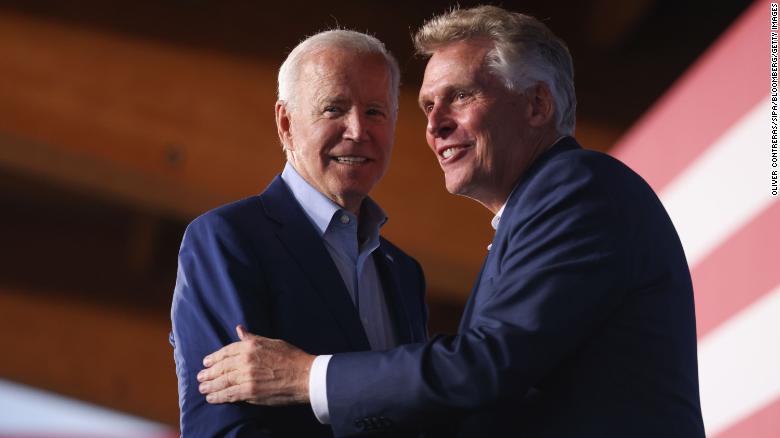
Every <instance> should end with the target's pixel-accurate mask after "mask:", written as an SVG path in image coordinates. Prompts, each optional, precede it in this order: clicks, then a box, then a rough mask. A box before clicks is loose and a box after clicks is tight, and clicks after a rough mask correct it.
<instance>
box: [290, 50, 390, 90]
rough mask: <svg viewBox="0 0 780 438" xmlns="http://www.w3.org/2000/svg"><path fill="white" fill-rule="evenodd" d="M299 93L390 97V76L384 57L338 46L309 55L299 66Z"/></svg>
mask: <svg viewBox="0 0 780 438" xmlns="http://www.w3.org/2000/svg"><path fill="white" fill-rule="evenodd" d="M299 74H300V76H299V78H298V81H297V84H298V87H300V89H299V90H298V92H299V93H300V94H304V95H308V96H309V97H310V98H313V99H319V98H324V97H331V96H332V95H343V97H349V98H350V99H363V100H371V101H376V100H381V101H388V102H389V101H390V100H391V93H392V90H391V76H390V70H389V67H388V64H387V61H386V59H385V58H384V56H382V55H379V54H374V53H360V52H354V51H347V50H341V49H325V50H319V51H316V52H313V53H311V54H309V55H308V56H307V57H306V59H305V60H304V62H303V63H302V65H301V70H300V72H299Z"/></svg>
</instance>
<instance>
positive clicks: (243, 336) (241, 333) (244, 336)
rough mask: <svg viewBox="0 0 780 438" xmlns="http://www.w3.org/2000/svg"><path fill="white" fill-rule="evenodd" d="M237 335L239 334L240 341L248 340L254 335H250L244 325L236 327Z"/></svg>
mask: <svg viewBox="0 0 780 438" xmlns="http://www.w3.org/2000/svg"><path fill="white" fill-rule="evenodd" d="M236 333H238V339H241V340H242V341H244V340H246V339H247V338H248V337H249V336H250V335H252V333H250V332H249V330H247V329H246V327H244V325H243V324H239V325H237V326H236Z"/></svg>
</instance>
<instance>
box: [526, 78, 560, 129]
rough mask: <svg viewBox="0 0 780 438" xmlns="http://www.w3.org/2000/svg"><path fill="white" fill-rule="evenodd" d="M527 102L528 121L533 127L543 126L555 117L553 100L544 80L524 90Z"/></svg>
mask: <svg viewBox="0 0 780 438" xmlns="http://www.w3.org/2000/svg"><path fill="white" fill-rule="evenodd" d="M525 95H526V97H527V98H528V103H529V109H528V111H529V118H528V122H529V123H530V125H531V126H533V127H537V128H538V127H543V126H546V125H547V124H548V123H550V122H551V121H552V120H553V119H554V118H555V100H554V99H553V96H552V93H551V92H550V88H549V87H548V86H547V84H545V83H544V82H538V83H537V84H536V85H534V86H532V87H529V88H528V89H526V91H525Z"/></svg>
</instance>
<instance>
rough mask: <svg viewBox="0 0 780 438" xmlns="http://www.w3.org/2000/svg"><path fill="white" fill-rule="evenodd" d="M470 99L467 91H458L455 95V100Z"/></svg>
mask: <svg viewBox="0 0 780 438" xmlns="http://www.w3.org/2000/svg"><path fill="white" fill-rule="evenodd" d="M468 98H469V94H468V93H466V92H465V91H458V92H456V93H455V100H466V99H468Z"/></svg>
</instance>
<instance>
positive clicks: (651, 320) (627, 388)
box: [327, 138, 704, 438]
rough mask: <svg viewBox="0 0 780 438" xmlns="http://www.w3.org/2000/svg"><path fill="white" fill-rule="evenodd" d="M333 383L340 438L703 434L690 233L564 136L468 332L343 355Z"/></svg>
mask: <svg viewBox="0 0 780 438" xmlns="http://www.w3.org/2000/svg"><path fill="white" fill-rule="evenodd" d="M345 382H347V384H345ZM327 386H328V400H329V408H330V418H331V421H332V424H333V429H334V431H335V432H336V433H337V435H350V434H353V433H358V432H361V431H364V430H367V429H380V428H385V427H413V426H414V425H421V424H425V423H426V422H430V421H435V420H440V419H442V418H447V419H449V423H450V425H451V428H452V430H450V432H449V433H451V435H450V436H473V437H500V436H513V437H514V436H517V437H534V438H537V437H567V438H568V437H578V438H579V437H608V438H611V437H654V438H658V437H665V438H670V437H680V438H683V437H684V438H698V437H703V436H704V432H703V425H702V419H701V411H700V405H699V388H698V372H697V359H696V329H695V318H694V306H693V291H692V287H691V281H690V274H689V271H688V267H687V263H686V261H685V256H684V254H683V250H682V247H681V245H680V241H679V239H678V237H677V234H676V232H675V230H674V227H673V226H672V223H671V221H670V220H669V217H668V216H667V214H666V212H665V210H664V208H663V206H662V205H661V203H660V202H659V200H658V198H657V197H656V196H655V194H654V193H653V191H652V190H651V189H650V187H649V186H648V185H647V184H646V183H645V182H644V181H643V180H642V179H641V178H640V177H639V176H638V175H636V174H635V173H634V172H632V171H631V170H630V169H628V168H627V167H626V166H624V165H623V164H621V163H620V162H618V161H617V160H615V159H613V158H611V157H609V156H607V155H604V154H601V153H597V152H593V151H586V150H583V149H581V148H580V147H579V145H577V143H576V142H575V140H574V139H573V138H566V139H563V140H562V141H560V142H559V143H558V144H556V145H555V146H554V147H553V148H551V149H550V150H548V151H547V152H545V153H544V154H543V155H542V156H540V157H539V158H538V159H537V160H536V161H535V162H534V163H533V164H532V165H531V167H530V168H529V169H528V170H527V171H526V172H525V174H524V175H523V177H522V178H521V180H520V181H519V182H518V184H517V186H516V188H515V190H514V192H513V193H512V195H511V196H510V198H509V200H508V202H507V204H506V207H505V210H504V212H503V216H502V218H501V223H500V225H499V227H498V231H497V233H496V235H495V238H494V240H493V243H492V248H491V250H490V251H489V253H488V255H487V257H486V259H485V262H484V265H483V268H482V272H481V274H480V277H479V279H478V280H477V282H476V284H475V287H474V290H473V291H472V294H471V297H470V299H469V302H468V304H467V306H466V310H465V312H464V315H463V319H462V321H461V326H460V328H459V332H458V334H457V335H455V336H444V337H438V338H435V339H433V340H431V341H430V342H428V343H426V344H416V345H408V346H401V347H399V348H396V349H393V350H390V351H388V352H384V353H376V354H368V355H363V354H355V353H347V354H343V355H335V356H334V357H333V358H332V360H331V362H330V366H329V368H328V376H327ZM371 418H381V419H382V421H381V422H376V421H371V420H370V419H371Z"/></svg>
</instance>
